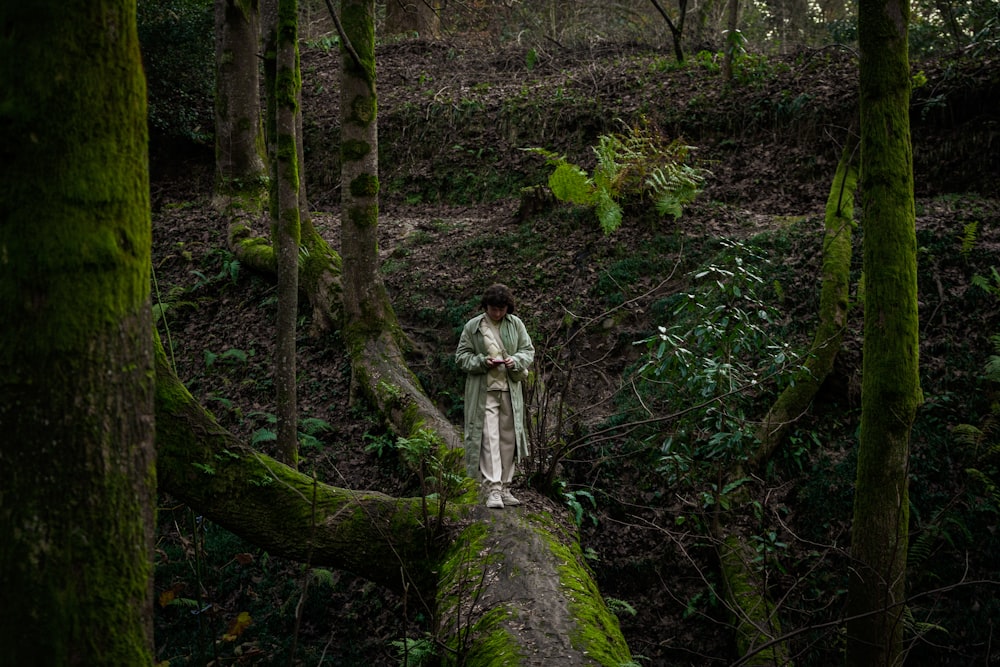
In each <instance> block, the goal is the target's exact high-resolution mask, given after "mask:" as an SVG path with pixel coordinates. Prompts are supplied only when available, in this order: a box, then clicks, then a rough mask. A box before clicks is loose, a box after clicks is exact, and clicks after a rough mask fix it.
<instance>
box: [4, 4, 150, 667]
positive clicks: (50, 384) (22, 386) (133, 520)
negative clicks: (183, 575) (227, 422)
mask: <svg viewBox="0 0 1000 667" xmlns="http://www.w3.org/2000/svg"><path fill="white" fill-rule="evenodd" d="M0 34H3V39H2V41H0V60H2V61H3V62H4V66H3V68H2V70H0V90H2V91H3V93H2V95H3V100H4V101H3V105H2V106H3V122H0V147H2V148H0V152H2V155H3V157H2V159H0V201H2V202H3V205H2V206H3V212H2V220H0V313H2V314H3V315H2V319H3V325H2V326H0V592H2V593H0V595H2V597H3V603H2V604H0V664H3V665H75V664H84V663H86V664H93V665H149V664H151V663H152V661H153V650H152V644H153V632H152V576H151V575H152V547H153V508H154V507H155V493H156V478H155V455H154V449H153V445H154V442H153V432H154V428H153V426H154V425H153V402H152V400H153V390H154V386H153V378H152V375H151V373H152V370H153V356H152V345H151V343H152V335H153V334H152V321H151V314H152V313H151V309H150V300H149V278H150V248H151V243H152V235H151V230H150V219H149V175H148V167H147V143H148V137H147V126H146V86H145V80H144V79H143V74H142V65H141V59H140V54H139V42H138V37H137V34H136V7H135V3H134V2H128V1H126V0H93V1H92V2H86V3H80V2H77V3H63V2H56V1H54V0H38V1H36V2H30V3H29V2H4V3H2V5H0ZM14 63H20V64H21V65H19V66H15V65H14Z"/></svg>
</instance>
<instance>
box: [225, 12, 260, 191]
mask: <svg viewBox="0 0 1000 667" xmlns="http://www.w3.org/2000/svg"><path fill="white" fill-rule="evenodd" d="M215 40H216V46H215V167H216V174H215V179H216V180H215V183H216V185H215V190H216V193H217V194H219V195H224V196H239V195H243V194H249V195H250V197H251V198H252V199H254V200H256V204H255V205H254V206H252V207H251V208H254V209H257V210H259V206H260V200H261V198H262V195H263V194H264V193H263V188H264V183H265V181H266V176H267V173H266V171H265V165H264V157H263V151H264V147H263V146H264V143H263V136H262V128H261V119H260V101H259V94H260V74H259V71H260V66H259V63H258V59H257V51H258V48H259V43H260V11H259V9H258V4H257V0H243V1H242V2H238V1H237V0H216V2H215Z"/></svg>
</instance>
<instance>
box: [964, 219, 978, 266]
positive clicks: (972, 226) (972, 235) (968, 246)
mask: <svg viewBox="0 0 1000 667" xmlns="http://www.w3.org/2000/svg"><path fill="white" fill-rule="evenodd" d="M978 231H979V222H978V221H976V222H970V223H969V224H967V225H965V226H964V227H962V248H961V253H962V256H963V257H964V256H967V255H968V254H969V253H970V252H972V248H973V247H974V246H975V245H976V234H977V233H978Z"/></svg>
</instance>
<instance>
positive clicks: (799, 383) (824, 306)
mask: <svg viewBox="0 0 1000 667" xmlns="http://www.w3.org/2000/svg"><path fill="white" fill-rule="evenodd" d="M853 156H854V153H853V151H852V150H851V149H849V148H845V150H844V153H843V154H842V155H841V157H840V163H839V164H838V165H837V173H836V176H835V177H834V179H833V185H832V186H831V187H830V196H829V197H828V198H827V200H826V218H825V231H824V234H823V268H822V272H821V275H820V295H819V324H818V325H817V327H816V334H815V335H814V336H813V341H812V345H810V346H809V356H808V358H807V359H806V361H805V363H804V364H803V369H802V371H801V372H799V373H797V374H796V376H795V382H794V383H793V384H791V385H789V386H788V387H786V388H785V390H784V391H783V392H781V395H780V396H778V399H777V400H776V401H775V402H774V405H773V406H771V409H770V410H769V411H768V413H767V416H766V417H764V421H763V422H762V423H761V425H760V428H759V429H758V430H757V439H758V441H759V442H760V448H759V449H758V451H757V454H756V456H755V463H756V464H758V465H759V464H762V463H766V462H767V461H768V460H769V459H770V458H771V456H772V454H773V453H774V450H775V449H777V447H778V446H779V445H780V444H781V442H782V441H783V439H784V437H785V435H786V434H787V433H788V430H789V429H790V428H791V426H792V425H793V424H794V423H795V420H797V419H798V418H799V417H800V416H801V415H802V414H804V413H805V411H806V410H807V409H808V407H809V404H810V403H811V402H812V400H813V398H814V397H815V396H816V392H818V391H819V388H820V386H821V385H822V384H823V382H824V380H826V378H827V376H828V375H829V374H830V372H831V371H833V364H834V362H835V361H836V359H837V353H838V352H839V351H840V345H841V343H842V342H843V339H844V331H846V329H847V315H848V310H849V297H850V273H851V232H852V230H853V228H854V190H855V187H856V185H857V178H858V172H857V168H856V167H855V166H854V163H853Z"/></svg>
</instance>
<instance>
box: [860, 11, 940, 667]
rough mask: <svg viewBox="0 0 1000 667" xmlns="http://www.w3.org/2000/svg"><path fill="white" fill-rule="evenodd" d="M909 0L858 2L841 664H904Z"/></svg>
mask: <svg viewBox="0 0 1000 667" xmlns="http://www.w3.org/2000/svg"><path fill="white" fill-rule="evenodd" d="M909 14H910V10H909V2H908V0H861V4H860V8H859V15H858V36H859V43H860V47H861V61H860V82H861V85H860V104H861V192H862V207H863V230H864V280H865V325H864V336H865V340H864V361H863V366H862V374H863V375H862V384H861V432H860V438H859V443H858V474H857V482H856V484H855V496H854V522H853V525H852V528H851V556H852V564H851V568H850V582H849V587H848V599H849V602H848V616H849V618H850V619H851V620H850V621H848V624H847V663H848V664H849V665H859V666H860V665H899V664H902V661H903V653H902V637H903V603H904V600H905V584H906V549H907V538H908V523H909V496H908V485H907V469H908V465H909V444H910V428H911V426H912V424H913V419H914V415H915V413H916V410H917V407H918V406H919V404H920V403H921V400H922V397H921V392H920V378H919V358H918V345H919V335H918V334H919V331H918V321H917V261H916V259H917V254H916V250H917V243H916V231H915V227H914V225H915V213H914V204H913V156H912V147H911V144H910V121H909V108H910V104H909V102H910V67H909V58H908V51H907V22H908V20H909Z"/></svg>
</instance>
